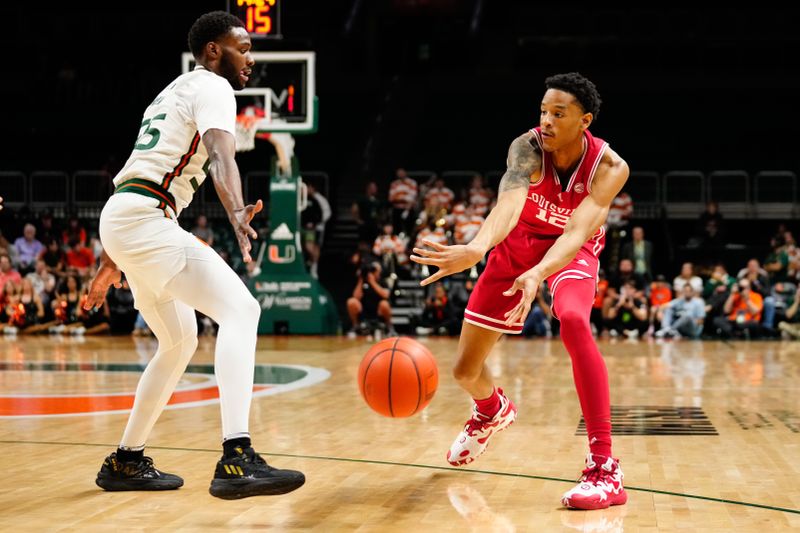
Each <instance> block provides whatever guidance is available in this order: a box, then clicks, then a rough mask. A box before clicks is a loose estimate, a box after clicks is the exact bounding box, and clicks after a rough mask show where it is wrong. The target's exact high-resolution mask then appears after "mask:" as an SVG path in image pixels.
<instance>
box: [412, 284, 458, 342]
mask: <svg viewBox="0 0 800 533" xmlns="http://www.w3.org/2000/svg"><path fill="white" fill-rule="evenodd" d="M458 322H459V320H458V314H457V313H456V310H455V308H454V307H453V304H452V303H451V301H450V298H449V297H448V295H447V291H445V289H444V285H443V284H442V283H441V282H439V283H436V284H435V285H434V286H433V291H432V293H431V295H430V296H428V298H426V299H425V307H424V308H423V311H422V320H421V325H420V326H419V327H417V328H416V332H417V334H419V335H428V334H430V333H436V334H439V335H455V334H456V333H457V332H458V329H459V328H458Z"/></svg>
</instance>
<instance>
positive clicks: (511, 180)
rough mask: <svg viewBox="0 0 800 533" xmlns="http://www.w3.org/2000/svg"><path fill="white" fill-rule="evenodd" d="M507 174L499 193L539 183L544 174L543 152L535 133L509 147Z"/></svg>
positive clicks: (525, 135)
mask: <svg viewBox="0 0 800 533" xmlns="http://www.w3.org/2000/svg"><path fill="white" fill-rule="evenodd" d="M506 166H507V168H506V172H505V174H503V178H502V179H501V180H500V187H499V192H503V191H507V190H509V189H517V188H520V187H525V188H526V189H527V188H528V186H529V185H530V184H531V183H532V182H533V183H535V182H537V181H539V179H540V177H541V172H542V152H541V149H540V148H539V145H538V144H537V143H536V140H535V139H534V138H533V133H531V132H529V131H528V132H525V133H523V134H522V135H520V136H519V137H517V138H516V139H514V140H513V141H511V146H509V147H508V159H507V161H506Z"/></svg>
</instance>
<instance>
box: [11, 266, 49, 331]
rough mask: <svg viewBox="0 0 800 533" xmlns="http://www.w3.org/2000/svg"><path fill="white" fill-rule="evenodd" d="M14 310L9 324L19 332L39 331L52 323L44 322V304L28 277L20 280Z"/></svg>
mask: <svg viewBox="0 0 800 533" xmlns="http://www.w3.org/2000/svg"><path fill="white" fill-rule="evenodd" d="M14 311H15V312H14V313H13V318H12V323H11V326H12V327H13V328H17V329H19V332H20V333H26V334H33V333H39V332H40V331H45V330H47V328H49V327H50V326H51V325H52V324H51V323H47V322H46V317H45V310H44V304H43V303H42V300H41V298H39V295H38V294H36V290H35V289H34V288H33V284H31V281H30V279H28V278H25V279H24V280H22V286H21V288H20V292H19V295H18V297H17V298H16V309H14Z"/></svg>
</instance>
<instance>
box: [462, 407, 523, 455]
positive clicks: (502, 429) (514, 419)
mask: <svg viewBox="0 0 800 533" xmlns="http://www.w3.org/2000/svg"><path fill="white" fill-rule="evenodd" d="M516 420H517V415H516V414H515V415H514V418H513V419H512V420H511V422H509V423H508V424H506V425H505V426H503V427H502V428H500V429H498V430H497V431H495V432H494V433H492V435H497V434H498V433H501V432H502V431H504V430H506V429H508V428H510V427H511V425H512V424H513V423H514V422H515V421H516ZM488 449H489V444H486V448H484V449H483V451H482V452H481V453H479V454H478V455H476V456H475V457H467V458H466V459H462V460H460V461H456V462H453V461H451V460H450V459H448V460H447V462H448V463H450V464H451V465H452V466H465V465H468V464H470V463H472V462H474V461H475V459H477V458H478V457H480V456H481V455H483V454H484V453H486V450H488Z"/></svg>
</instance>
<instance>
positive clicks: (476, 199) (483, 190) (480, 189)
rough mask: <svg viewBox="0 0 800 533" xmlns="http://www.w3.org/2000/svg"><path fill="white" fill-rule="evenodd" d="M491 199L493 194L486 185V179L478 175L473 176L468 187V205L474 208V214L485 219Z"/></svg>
mask: <svg viewBox="0 0 800 533" xmlns="http://www.w3.org/2000/svg"><path fill="white" fill-rule="evenodd" d="M493 198H494V193H493V192H492V190H491V189H490V188H489V187H488V186H487V185H486V178H484V177H483V176H482V175H480V174H475V175H474V176H473V177H472V182H471V183H470V187H469V205H471V206H472V207H473V208H474V213H475V214H476V215H478V216H481V217H485V216H486V214H487V213H489V206H490V205H491V203H492V199H493Z"/></svg>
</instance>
